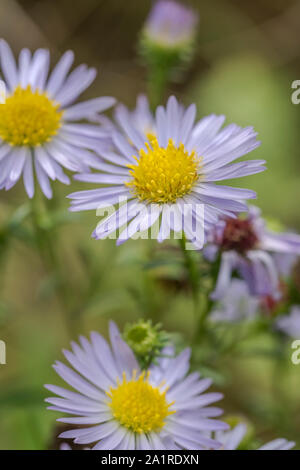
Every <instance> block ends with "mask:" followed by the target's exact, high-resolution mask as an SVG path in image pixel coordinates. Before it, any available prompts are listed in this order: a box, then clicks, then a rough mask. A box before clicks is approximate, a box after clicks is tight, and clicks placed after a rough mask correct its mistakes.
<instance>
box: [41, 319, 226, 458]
mask: <svg viewBox="0 0 300 470" xmlns="http://www.w3.org/2000/svg"><path fill="white" fill-rule="evenodd" d="M110 342H111V346H109V344H108V343H107V342H106V341H105V339H104V338H103V337H102V336H100V335H99V334H98V333H91V340H90V341H88V340H87V339H86V338H84V337H81V338H80V345H79V344H77V343H75V342H73V343H72V351H64V355H65V357H66V359H67V360H68V362H69V363H70V364H71V366H72V368H70V367H68V366H66V365H64V364H63V363H61V362H57V363H56V364H55V365H54V369H55V370H56V372H57V373H58V374H59V375H60V376H61V377H62V378H63V379H64V380H65V381H66V382H67V383H68V384H69V385H70V386H71V387H72V388H73V391H70V390H67V389H64V388H62V387H58V386H55V385H46V388H47V389H48V390H50V391H51V392H53V393H54V394H55V395H57V396H58V397H59V398H54V397H52V398H48V399H47V400H46V401H47V402H49V403H51V405H52V406H50V407H49V409H51V410H55V411H60V412H62V413H67V414H71V415H73V417H64V418H60V419H59V420H58V421H62V422H64V423H68V424H74V430H70V431H66V432H63V433H62V434H61V435H60V437H62V438H71V439H74V443H76V444H92V443H94V444H95V445H94V447H93V449H96V450H97V449H106V450H113V449H116V450H125V449H128V450H133V449H145V450H147V449H203V448H205V447H211V448H218V447H219V443H218V442H217V441H216V440H214V439H211V438H209V437H207V436H205V435H204V433H205V432H207V431H217V430H224V429H228V425H227V424H226V423H223V422H221V421H219V420H216V419H213V418H215V417H216V416H219V415H220V414H222V410H220V409H219V408H216V407H211V406H210V405H211V404H212V403H214V402H215V401H218V400H220V399H221V398H222V394H220V393H204V392H205V391H206V390H207V389H208V388H209V387H210V385H211V380H210V379H207V378H200V374H199V373H198V372H193V373H192V374H189V375H187V373H188V370H189V365H190V363H189V359H190V350H189V349H186V350H184V351H182V353H180V354H179V355H178V356H175V355H174V349H173V347H171V346H170V347H167V348H165V349H164V350H163V354H162V357H161V358H160V359H158V362H157V364H156V365H152V366H151V367H150V368H149V369H148V370H147V371H141V370H140V368H139V365H138V363H137V360H136V358H135V356H134V354H133V352H132V350H131V349H130V348H129V346H128V345H127V344H126V343H125V342H124V341H123V340H122V338H121V336H120V333H119V331H118V329H117V327H116V325H115V324H114V323H112V322H111V323H110ZM76 425H80V426H81V427H80V428H78V427H76Z"/></svg>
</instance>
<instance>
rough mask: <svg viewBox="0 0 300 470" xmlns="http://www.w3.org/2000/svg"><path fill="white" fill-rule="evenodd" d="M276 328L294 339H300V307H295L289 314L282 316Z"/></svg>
mask: <svg viewBox="0 0 300 470" xmlns="http://www.w3.org/2000/svg"><path fill="white" fill-rule="evenodd" d="M276 327H277V329H278V330H280V331H282V332H283V333H285V334H286V335H288V336H291V337H292V338H295V339H298V338H300V307H299V306H298V305H294V306H293V307H292V308H291V310H290V313H289V314H287V315H280V317H278V319H277V321H276Z"/></svg>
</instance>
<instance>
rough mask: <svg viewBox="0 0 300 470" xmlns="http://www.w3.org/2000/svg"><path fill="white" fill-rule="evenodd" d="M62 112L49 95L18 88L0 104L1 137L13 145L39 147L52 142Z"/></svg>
mask: <svg viewBox="0 0 300 470" xmlns="http://www.w3.org/2000/svg"><path fill="white" fill-rule="evenodd" d="M61 116H62V111H59V105H58V104H57V103H55V102H54V101H52V100H51V99H50V98H48V96H47V94H46V93H43V92H40V91H39V90H35V91H32V90H31V87H30V86H28V87H27V88H26V89H23V88H21V87H20V86H18V87H17V88H16V89H15V91H14V93H13V94H12V95H10V96H8V97H7V98H6V101H5V103H4V104H2V105H0V137H1V139H2V140H4V141H5V142H7V143H9V144H10V145H17V146H22V145H27V146H30V147H35V146H38V145H41V144H44V143H45V142H48V141H49V140H51V137H53V136H54V135H55V134H56V133H57V131H58V129H59V128H60V126H61Z"/></svg>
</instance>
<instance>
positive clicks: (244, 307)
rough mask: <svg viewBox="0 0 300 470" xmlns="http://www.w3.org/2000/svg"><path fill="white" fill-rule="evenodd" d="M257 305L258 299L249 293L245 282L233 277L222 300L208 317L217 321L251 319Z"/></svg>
mask: <svg viewBox="0 0 300 470" xmlns="http://www.w3.org/2000/svg"><path fill="white" fill-rule="evenodd" d="M259 307H260V301H259V299H258V298H257V297H254V296H251V295H250V293H249V288H248V285H247V284H246V282H245V281H242V280H241V279H233V280H232V281H231V283H230V285H229V287H228V289H227V290H226V293H225V295H224V297H223V298H222V300H221V301H220V302H219V303H218V304H217V305H216V306H215V307H214V308H213V310H212V312H211V314H210V319H211V320H212V321H218V322H239V321H242V320H251V319H253V318H254V316H255V314H256V313H257V312H258V310H259Z"/></svg>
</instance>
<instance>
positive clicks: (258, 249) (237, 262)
mask: <svg viewBox="0 0 300 470" xmlns="http://www.w3.org/2000/svg"><path fill="white" fill-rule="evenodd" d="M275 253H280V254H294V256H296V255H299V254H300V236H299V235H296V234H292V233H277V232H272V231H271V230H269V229H268V228H267V227H266V224H265V221H264V219H263V218H262V217H261V216H260V210H259V209H258V208H257V207H250V210H249V214H248V215H247V216H245V217H242V218H239V219H229V218H225V219H224V220H220V221H219V222H218V224H216V226H215V227H214V228H213V230H212V231H211V232H210V234H209V237H208V245H207V246H206V247H205V250H204V255H205V257H206V258H207V259H208V260H210V261H214V260H216V259H217V257H218V256H220V257H221V264H220V271H219V275H218V280H217V285H216V288H215V290H214V292H213V294H212V298H213V299H216V300H217V299H221V298H222V297H223V296H224V295H225V293H226V291H227V289H228V287H229V285H230V282H231V277H232V274H233V273H234V272H237V273H238V274H239V275H240V276H241V277H242V279H244V280H245V281H246V283H247V284H248V287H249V291H250V294H251V295H260V296H266V295H271V296H273V297H274V299H276V298H279V297H280V296H281V293H280V289H279V272H278V269H277V267H276V262H275V260H274V254H275Z"/></svg>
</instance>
